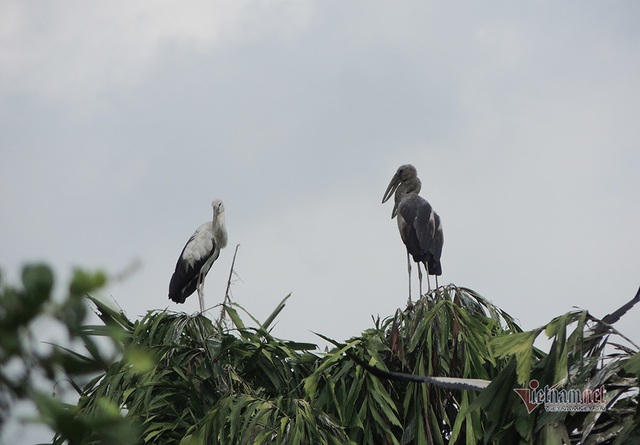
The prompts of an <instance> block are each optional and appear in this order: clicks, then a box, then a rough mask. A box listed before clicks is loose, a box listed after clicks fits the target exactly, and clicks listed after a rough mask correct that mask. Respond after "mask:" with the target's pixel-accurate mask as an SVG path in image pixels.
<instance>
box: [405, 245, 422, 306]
mask: <svg viewBox="0 0 640 445" xmlns="http://www.w3.org/2000/svg"><path fill="white" fill-rule="evenodd" d="M407 268H408V270H409V301H407V306H411V305H412V303H411V258H410V257H409V251H408V250H407ZM418 270H420V268H418Z"/></svg>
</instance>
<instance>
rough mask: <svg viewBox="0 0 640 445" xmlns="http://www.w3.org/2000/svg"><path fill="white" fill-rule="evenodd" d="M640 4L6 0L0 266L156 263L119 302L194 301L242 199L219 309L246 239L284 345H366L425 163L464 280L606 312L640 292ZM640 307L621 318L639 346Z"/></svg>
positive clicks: (399, 296)
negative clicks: (403, 206)
mask: <svg viewBox="0 0 640 445" xmlns="http://www.w3.org/2000/svg"><path fill="white" fill-rule="evenodd" d="M639 19H640V4H639V3H637V2H631V1H614V2H583V1H580V2H578V1H567V2H562V3H558V2H553V1H547V2H545V1H535V2H533V1H530V2H529V1H527V2H517V3H514V2H506V1H504V2H497V1H493V2H481V3H479V2H472V1H463V2H439V3H434V2H427V1H419V2H418V1H416V2H391V1H385V2H380V1H367V2H362V1H351V2H344V1H340V2H338V1H304V0H297V1H239V0H233V1H226V2H220V1H218V2H215V1H198V2H195V1H194V2H189V3H176V2H164V1H157V0H155V1H138V2H117V1H110V2H102V3H95V2H91V3H87V2H83V1H68V2H34V1H23V0H15V1H13V0H3V1H2V3H0V203H1V209H2V210H1V211H0V227H2V230H1V231H0V268H1V269H2V271H3V273H4V275H5V276H6V277H7V278H9V279H11V280H12V281H15V280H17V279H18V275H19V274H18V271H19V269H20V267H21V266H22V265H23V264H24V263H26V262H31V261H46V262H48V263H50V264H52V265H53V266H54V268H55V271H56V273H57V276H59V277H60V281H61V282H64V281H65V280H66V279H67V277H68V276H69V274H70V271H71V269H72V268H73V267H74V266H82V267H87V268H104V269H106V270H107V271H109V272H111V273H117V272H119V271H121V270H123V269H125V268H126V267H127V266H128V265H130V264H131V263H132V262H133V261H140V263H141V268H140V269H139V270H138V272H136V273H135V274H133V275H132V276H131V277H129V278H128V279H127V280H125V281H123V282H118V283H114V284H113V285H111V286H110V287H109V288H107V289H106V290H105V292H104V293H103V296H104V297H106V298H108V299H110V300H111V301H112V302H113V303H114V304H115V303H117V304H118V305H119V306H120V307H121V308H122V309H123V310H124V311H125V312H126V313H127V315H128V316H129V317H130V318H132V319H135V318H138V317H140V316H142V315H144V314H145V313H146V311H148V310H152V309H163V308H168V309H170V310H177V311H186V312H188V313H194V312H196V311H197V310H198V299H197V296H195V295H194V296H192V297H190V298H189V299H188V300H187V302H186V304H184V305H176V304H174V303H172V302H169V300H168V299H167V288H168V283H169V279H170V277H171V274H172V272H173V269H174V267H175V262H176V260H177V257H178V255H179V254H180V252H181V250H182V247H183V245H184V243H185V242H186V241H187V239H188V238H189V236H190V235H191V234H192V233H193V231H194V230H195V229H196V228H197V227H198V226H199V225H200V224H202V223H203V222H205V221H206V220H207V219H210V217H211V201H212V199H214V198H221V199H223V200H224V202H225V207H226V221H227V229H228V233H229V245H228V247H227V248H226V249H225V250H224V251H223V252H222V254H221V255H220V258H219V259H218V261H217V262H216V263H215V264H214V265H213V268H212V270H211V272H210V273H209V275H208V277H207V281H206V286H205V296H206V297H205V298H206V301H207V303H208V305H213V304H216V303H218V302H220V301H222V298H223V295H224V290H225V287H226V280H227V275H228V273H229V267H230V264H231V258H232V256H233V249H234V247H235V245H236V244H241V247H240V249H239V251H238V258H237V261H236V272H237V273H238V275H239V276H240V278H241V281H240V280H237V281H235V282H234V284H233V286H232V293H233V299H234V300H235V301H236V302H238V303H239V304H241V305H242V306H244V307H245V308H246V309H247V310H249V311H250V312H251V313H252V314H253V315H255V316H256V317H257V318H258V319H262V320H264V319H265V318H266V317H267V316H268V315H269V314H270V313H271V311H272V310H273V309H274V308H275V307H276V305H277V304H278V302H279V301H280V300H281V299H282V298H284V297H285V296H286V295H287V294H288V293H290V292H291V293H292V297H291V298H290V300H289V302H288V304H287V307H286V309H285V310H284V311H283V312H282V313H281V314H280V316H279V318H278V320H279V321H278V324H277V326H276V328H275V330H274V331H273V332H274V334H275V335H276V336H279V337H281V338H286V339H292V340H299V341H311V342H317V340H318V339H317V337H316V336H315V335H314V334H313V333H312V332H311V331H315V332H321V333H323V334H325V335H328V336H330V337H333V338H336V339H338V340H344V339H346V338H349V337H351V336H354V335H358V334H359V333H360V332H361V331H362V330H364V329H366V328H368V327H370V326H371V324H372V321H371V316H372V315H373V316H377V315H380V316H382V317H386V316H388V315H392V314H393V312H394V310H395V309H396V308H398V307H401V306H403V305H404V304H405V302H406V298H407V273H406V257H405V249H404V246H403V244H402V242H401V240H400V237H399V234H398V230H397V226H396V222H395V220H391V218H390V216H391V208H392V204H391V203H387V204H385V205H382V204H381V199H382V195H383V192H384V190H385V188H386V186H387V184H388V182H389V180H390V179H391V177H392V176H393V174H394V172H395V170H396V169H397V167H398V166H399V165H401V164H404V163H412V164H414V165H415V166H416V168H417V169H418V174H419V176H420V178H421V180H422V184H423V187H422V192H421V195H422V196H423V197H425V198H426V199H428V200H429V201H430V202H431V204H432V205H433V206H434V208H435V210H436V211H437V212H438V213H439V214H440V215H441V218H442V222H443V227H444V234H445V245H444V249H443V258H442V264H443V276H442V277H441V280H440V283H441V284H446V283H454V284H456V285H458V286H465V287H470V288H472V289H474V290H476V291H478V292H479V293H480V294H482V295H483V296H485V297H487V298H488V299H490V300H491V301H493V302H494V303H495V304H497V305H498V306H500V307H501V308H503V309H504V310H506V311H507V312H508V313H510V314H511V315H513V316H514V317H516V318H517V319H518V320H519V321H520V323H521V325H522V326H523V327H524V328H525V329H531V328H535V327H537V326H540V325H542V324H544V323H546V322H548V321H549V320H550V319H551V318H553V317H554V316H557V315H560V314H562V313H564V312H566V311H569V310H571V309H572V308H574V307H575V306H578V307H581V308H585V309H588V310H589V311H590V312H591V313H593V314H594V315H596V316H604V315H605V314H607V313H609V312H611V311H612V310H614V309H616V308H617V307H618V306H620V305H622V304H623V303H624V302H626V301H628V300H629V299H630V298H631V297H632V296H633V295H634V294H635V292H636V290H637V288H638V286H639V285H640V255H639V254H638V253H639V252H640V235H639V233H638V223H639V222H640V199H639V198H640V196H639V195H640V174H639V173H638V166H639V165H640V142H639V141H640V121H639V118H640V81H639V80H638V79H640V28H639V27H638V26H637V23H638V20H639ZM60 284H62V283H60ZM414 292H416V293H417V279H416V277H415V276H414ZM638 310H640V308H636V310H635V312H633V313H631V314H630V315H628V316H627V318H626V319H624V320H623V321H621V322H620V324H619V328H620V329H621V330H622V331H623V332H624V333H625V334H627V335H628V336H629V337H631V338H632V339H634V340H635V341H637V342H640V324H638V323H637V321H636V320H637V319H638V318H637V317H638ZM217 312H218V311H217V310H216V311H215V312H214V315H217Z"/></svg>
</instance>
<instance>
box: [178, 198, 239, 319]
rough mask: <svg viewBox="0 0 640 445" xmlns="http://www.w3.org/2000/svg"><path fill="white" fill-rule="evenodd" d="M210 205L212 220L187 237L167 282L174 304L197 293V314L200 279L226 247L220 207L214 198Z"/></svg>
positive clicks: (222, 205)
mask: <svg viewBox="0 0 640 445" xmlns="http://www.w3.org/2000/svg"><path fill="white" fill-rule="evenodd" d="M211 205H212V206H213V219H212V220H211V221H207V222H206V223H204V224H202V225H201V226H200V227H199V228H198V230H196V232H195V233H194V234H193V235H191V238H189V241H187V244H186V245H185V246H184V249H182V253H181V254H180V257H179V258H178V262H177V264H176V270H175V272H174V273H173V275H172V276H171V281H170V283H169V299H170V300H173V301H175V302H176V303H184V301H185V300H186V299H187V297H188V296H189V295H191V294H192V293H194V292H195V291H196V290H197V291H198V298H199V300H200V312H204V278H205V276H206V275H207V272H209V269H211V266H212V265H213V262H214V261H215V260H217V259H218V256H219V255H220V250H221V249H223V248H224V247H225V246H226V245H227V229H226V228H225V224H224V204H223V203H222V201H221V200H219V199H215V200H214V201H213V202H212V203H211Z"/></svg>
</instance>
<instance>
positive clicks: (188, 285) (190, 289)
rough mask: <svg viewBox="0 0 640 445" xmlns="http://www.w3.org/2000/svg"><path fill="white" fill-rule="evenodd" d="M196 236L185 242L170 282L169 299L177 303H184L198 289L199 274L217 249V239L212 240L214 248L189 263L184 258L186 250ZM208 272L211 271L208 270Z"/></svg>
mask: <svg viewBox="0 0 640 445" xmlns="http://www.w3.org/2000/svg"><path fill="white" fill-rule="evenodd" d="M194 238H195V234H194V235H193V236H192V237H191V238H189V241H187V244H185V246H184V248H183V249H182V252H181V253H180V256H179V257H178V262H177V263H176V270H175V271H174V272H173V275H172V276H171V281H170V282H169V299H170V300H172V301H175V302H176V303H184V302H185V300H186V299H187V297H188V296H190V295H191V294H193V293H194V292H195V291H196V287H197V286H198V274H199V273H200V270H201V269H202V268H203V267H204V265H205V263H206V262H207V260H208V259H209V258H211V255H213V254H214V252H215V251H216V242H215V240H212V242H213V249H211V252H210V253H209V255H204V256H203V257H202V258H200V260H198V261H196V262H195V263H194V264H193V265H189V264H188V263H187V262H186V261H185V260H184V258H183V257H184V251H185V249H186V248H187V246H188V245H189V243H190V242H191V241H193V239H194ZM206 272H209V271H208V270H207V271H206ZM206 272H205V274H206Z"/></svg>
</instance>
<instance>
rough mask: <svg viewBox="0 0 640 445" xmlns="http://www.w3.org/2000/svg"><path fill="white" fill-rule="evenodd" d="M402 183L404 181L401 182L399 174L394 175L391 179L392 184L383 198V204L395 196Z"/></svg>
mask: <svg viewBox="0 0 640 445" xmlns="http://www.w3.org/2000/svg"><path fill="white" fill-rule="evenodd" d="M400 182H402V181H401V180H400V177H399V176H398V174H397V173H396V174H395V175H393V178H391V182H390V183H389V187H387V190H386V191H385V192H384V196H383V197H382V203H383V204H384V203H385V202H387V201H388V200H389V198H391V197H392V196H393V194H394V192H395V191H396V189H397V188H398V186H399V185H400Z"/></svg>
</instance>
